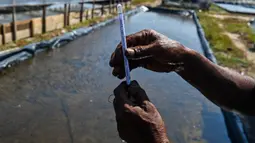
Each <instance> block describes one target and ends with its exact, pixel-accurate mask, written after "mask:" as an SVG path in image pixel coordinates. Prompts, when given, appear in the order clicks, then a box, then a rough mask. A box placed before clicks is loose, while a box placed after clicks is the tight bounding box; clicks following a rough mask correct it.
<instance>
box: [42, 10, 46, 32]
mask: <svg viewBox="0 0 255 143" xmlns="http://www.w3.org/2000/svg"><path fill="white" fill-rule="evenodd" d="M45 32H46V5H44V6H43V14H42V33H45Z"/></svg>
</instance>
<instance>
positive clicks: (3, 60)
mask: <svg viewBox="0 0 255 143" xmlns="http://www.w3.org/2000/svg"><path fill="white" fill-rule="evenodd" d="M140 11H141V10H140V8H139V7H138V8H136V9H134V10H130V11H128V12H126V13H125V16H132V15H134V14H136V13H138V12H140ZM117 19H118V18H117V17H115V18H112V19H109V20H106V21H104V22H100V23H98V24H96V25H93V26H90V27H84V28H78V29H76V30H73V31H71V32H68V33H65V34H63V35H61V36H58V37H55V38H53V39H51V40H48V41H42V42H38V43H32V44H29V45H26V46H24V47H23V48H15V49H11V50H6V51H1V52H0V71H1V70H3V69H5V68H7V67H11V66H12V65H14V64H16V63H19V62H21V61H23V60H26V59H29V58H31V57H33V56H35V55H36V53H38V52H41V51H45V50H48V49H54V48H59V47H61V46H63V45H64V44H67V43H69V42H71V41H73V40H75V39H77V38H79V37H81V36H85V35H87V34H89V33H90V32H92V31H93V30H95V29H99V28H101V27H103V26H106V25H108V24H111V23H113V22H115V21H116V20H117Z"/></svg>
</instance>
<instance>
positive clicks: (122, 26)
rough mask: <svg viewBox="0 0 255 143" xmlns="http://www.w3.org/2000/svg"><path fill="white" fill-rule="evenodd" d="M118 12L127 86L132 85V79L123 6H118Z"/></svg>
mask: <svg viewBox="0 0 255 143" xmlns="http://www.w3.org/2000/svg"><path fill="white" fill-rule="evenodd" d="M117 11H118V14H119V21H120V34H121V44H122V53H123V58H124V67H125V74H126V82H127V85H130V82H131V78H130V70H129V63H128V59H127V57H126V56H125V51H126V49H127V42H126V32H125V23H124V16H123V10H122V5H121V4H118V5H117Z"/></svg>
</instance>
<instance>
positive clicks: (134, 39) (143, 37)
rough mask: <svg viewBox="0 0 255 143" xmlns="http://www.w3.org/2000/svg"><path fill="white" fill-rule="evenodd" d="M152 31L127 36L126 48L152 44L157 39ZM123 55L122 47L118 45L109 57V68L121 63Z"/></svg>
mask: <svg viewBox="0 0 255 143" xmlns="http://www.w3.org/2000/svg"><path fill="white" fill-rule="evenodd" d="M154 33H155V32H153V30H142V31H140V32H137V33H135V34H131V35H128V36H127V37H126V42H127V47H135V46H138V45H148V44H150V43H153V42H154V41H155V40H156V39H157V37H156V36H155V34H154ZM122 61H123V54H122V45H121V43H119V44H118V45H117V47H116V49H115V51H114V52H113V53H112V55H111V59H110V62H109V64H110V66H111V67H114V66H115V65H118V64H119V63H123V62H122Z"/></svg>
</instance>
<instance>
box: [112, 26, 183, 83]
mask: <svg viewBox="0 0 255 143" xmlns="http://www.w3.org/2000/svg"><path fill="white" fill-rule="evenodd" d="M126 40H127V46H128V50H127V51H126V53H125V54H126V56H127V57H128V59H129V64H130V69H131V70H132V69H135V68H137V67H143V68H146V69H148V70H152V71H155V72H171V71H174V70H176V69H177V68H178V67H179V66H181V65H182V64H183V63H182V61H183V58H184V54H185V50H187V48H185V47H184V46H183V45H181V44H180V43H178V42H177V41H173V40H170V39H169V38H167V37H166V36H164V35H162V34H160V33H157V32H156V31H154V30H143V31H140V32H138V33H135V34H131V35H129V36H127V38H126ZM121 47H122V46H121V43H120V44H118V46H117V48H116V50H115V52H113V54H112V56H111V60H110V66H111V67H114V69H113V72H112V73H113V75H114V76H117V77H118V78H120V79H122V78H124V76H125V73H124V68H123V54H122V49H121ZM169 57H171V58H169Z"/></svg>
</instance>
